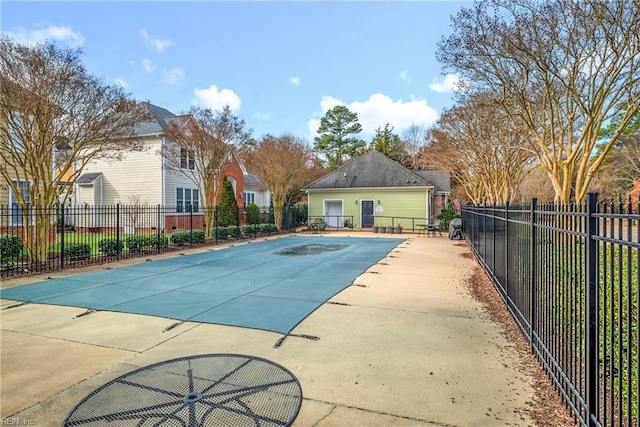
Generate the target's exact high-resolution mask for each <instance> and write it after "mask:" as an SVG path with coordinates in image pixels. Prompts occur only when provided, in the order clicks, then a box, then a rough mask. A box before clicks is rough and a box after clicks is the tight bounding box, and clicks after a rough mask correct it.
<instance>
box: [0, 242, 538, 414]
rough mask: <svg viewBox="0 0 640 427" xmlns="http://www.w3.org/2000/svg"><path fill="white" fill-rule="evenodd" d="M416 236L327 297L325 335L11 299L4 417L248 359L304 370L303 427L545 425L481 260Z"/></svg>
mask: <svg viewBox="0 0 640 427" xmlns="http://www.w3.org/2000/svg"><path fill="white" fill-rule="evenodd" d="M330 234H331V235H332V236H335V235H339V234H340V233H337V232H333V231H332V232H330ZM345 234H347V233H345ZM351 235H367V236H375V235H373V234H371V233H368V232H367V233H365V232H363V233H357V232H351ZM316 236H317V237H318V238H322V235H314V237H316ZM377 236H379V237H380V238H384V237H385V236H384V235H377ZM389 237H398V236H397V235H390V236H389ZM403 237H407V240H406V241H405V242H404V243H402V244H401V245H399V246H398V247H397V248H396V249H394V250H393V251H392V252H391V253H390V254H389V256H388V257H387V258H385V259H383V260H381V261H380V262H379V263H378V264H376V265H374V266H372V267H371V268H370V269H369V270H367V272H365V273H363V274H362V275H361V276H359V277H358V279H356V281H355V282H354V285H355V286H351V287H349V288H347V289H345V290H344V291H342V292H341V293H339V294H338V295H336V296H335V297H334V298H333V299H332V300H331V301H332V302H338V303H340V304H325V305H323V306H322V307H320V308H319V309H318V310H317V311H315V312H314V313H312V314H311V315H310V316H309V317H308V318H307V319H305V320H304V321H303V322H302V323H301V324H300V325H299V326H298V327H297V328H296V329H295V330H294V331H293V332H294V333H297V334H307V335H312V336H316V337H319V338H320V339H319V340H317V341H313V340H309V339H305V338H299V337H288V338H287V339H286V340H285V341H284V342H283V343H282V345H281V346H280V347H278V348H275V347H274V344H275V343H276V341H278V340H279V339H280V338H281V337H282V335H280V334H276V333H272V332H266V331H259V330H253V329H245V328H236V327H229V326H220V325H210V324H199V323H184V324H181V325H179V326H177V327H175V328H173V329H170V330H169V331H166V332H164V330H165V328H167V327H168V326H169V325H171V324H173V323H175V321H172V320H169V319H163V318H157V317H151V316H141V315H132V314H122V313H109V312H95V313H93V314H90V315H87V316H82V317H76V316H78V315H79V314H81V313H83V312H84V311H85V310H83V309H79V308H72V307H60V306H47V305H38V304H27V305H23V306H20V307H14V308H8V307H9V306H11V305H13V303H12V302H11V301H7V300H2V301H1V305H0V308H2V311H0V322H1V329H0V330H1V356H0V379H1V382H0V389H1V390H0V391H1V395H0V402H1V407H0V417H3V418H7V417H11V418H16V419H18V420H19V421H20V422H21V423H22V425H28V424H30V425H37V426H58V425H60V423H61V422H62V420H64V418H65V416H66V414H67V413H68V412H69V411H70V410H71V409H72V408H73V406H74V405H75V404H76V403H78V402H79V401H80V400H81V399H82V398H83V397H85V396H86V395H87V394H89V393H90V392H91V391H93V390H94V389H96V388H97V387H99V386H100V385H102V384H104V383H106V382H108V381H109V380H111V379H113V378H115V377H118V376H120V375H122V374H124V373H126V372H129V371H131V370H133V369H136V368H138V367H142V366H146V365H149V364H151V363H156V362H160V361H163V360H167V359H173V358H177V357H182V356H189V355H195V354H205V353H239V354H247V355H253V356H259V357H263V358H265V359H268V360H272V361H274V362H276V363H279V364H281V365H283V366H285V367H286V368H288V369H289V370H291V371H292V372H293V373H294V374H295V375H296V376H297V378H298V379H299V381H300V384H301V385H302V389H303V395H304V400H303V403H302V408H301V410H300V413H299V415H298V417H297V419H296V421H295V423H294V426H389V425H393V426H505V425H511V426H527V425H533V422H532V420H531V419H530V418H529V417H528V415H527V414H526V408H527V404H528V402H530V401H531V399H532V396H533V381H532V379H531V378H530V377H528V376H527V375H526V374H524V373H522V372H521V371H520V370H519V368H518V364H519V360H518V359H517V356H516V355H515V353H514V351H513V346H512V345H511V344H510V343H509V342H508V341H507V340H506V339H505V338H504V337H503V336H502V335H501V333H500V329H499V327H498V325H497V324H495V323H494V322H492V321H491V320H490V319H489V317H488V315H487V314H486V313H484V312H483V311H482V309H481V307H480V305H479V303H478V302H477V301H475V300H474V299H473V298H472V297H471V295H470V294H469V292H468V290H467V288H466V286H465V280H466V279H467V278H469V277H470V275H471V274H472V272H473V269H474V266H475V261H473V260H471V259H469V258H465V257H463V254H464V253H465V252H467V251H468V249H466V247H464V246H463V245H461V242H460V241H451V240H449V239H447V238H446V237H418V236H416V235H403ZM138 262H140V261H138ZM129 263H130V261H129ZM76 273H77V272H76ZM60 274H62V273H60ZM64 274H65V275H68V274H73V272H64ZM36 280H41V279H38V278H29V279H28V280H26V279H15V280H12V281H5V282H3V283H2V288H6V287H9V286H15V285H18V284H21V283H26V282H33V281H36Z"/></svg>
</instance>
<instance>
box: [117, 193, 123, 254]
mask: <svg viewBox="0 0 640 427" xmlns="http://www.w3.org/2000/svg"><path fill="white" fill-rule="evenodd" d="M116 248H117V249H116V253H117V254H118V258H121V256H122V249H120V203H117V204H116Z"/></svg>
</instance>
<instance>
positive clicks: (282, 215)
mask: <svg viewBox="0 0 640 427" xmlns="http://www.w3.org/2000/svg"><path fill="white" fill-rule="evenodd" d="M180 211H181V209H176V207H165V206H160V205H156V206H149V205H145V206H132V205H112V206H91V205H80V206H64V207H56V208H53V209H36V208H33V207H29V208H28V209H22V208H20V207H18V206H16V205H12V206H0V277H2V278H6V277H11V276H20V275H26V274H32V273H39V272H46V271H56V270H62V269H65V268H70V267H78V266H83V265H90V264H97V263H103V262H111V261H114V260H118V259H126V258H134V257H141V256H145V255H152V254H160V253H164V252H167V251H171V250H177V249H181V248H184V247H185V246H196V245H207V244H217V243H219V242H227V241H229V240H239V239H246V238H255V237H256V236H258V235H265V234H273V233H278V232H282V231H288V230H293V229H295V228H296V226H297V225H298V223H299V221H300V217H301V214H300V209H299V208H298V207H295V206H290V207H285V208H282V209H279V210H274V209H270V210H269V211H268V212H262V213H260V212H245V211H244V210H243V209H241V208H235V207H233V208H223V207H216V208H210V209H207V208H205V209H202V208H200V209H197V210H193V211H191V212H184V210H182V212H180ZM304 216H305V217H306V213H305V214H304ZM303 219H304V218H303ZM276 223H277V224H276ZM206 224H209V227H208V229H207V227H206ZM207 231H208V232H207Z"/></svg>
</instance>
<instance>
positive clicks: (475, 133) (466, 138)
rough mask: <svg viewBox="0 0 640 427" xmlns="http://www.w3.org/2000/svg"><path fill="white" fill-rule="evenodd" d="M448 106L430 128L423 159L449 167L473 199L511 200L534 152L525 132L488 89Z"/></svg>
mask: <svg viewBox="0 0 640 427" xmlns="http://www.w3.org/2000/svg"><path fill="white" fill-rule="evenodd" d="M462 101H463V102H464V104H463V105H458V106H456V107H453V108H451V109H449V110H446V111H445V112H444V113H443V114H442V116H441V117H440V119H438V121H437V122H436V124H435V125H434V126H433V127H432V128H431V129H430V130H429V132H428V136H429V138H430V140H431V146H430V147H428V148H426V149H425V150H423V159H425V160H427V161H428V163H429V164H430V165H431V166H432V167H437V168H439V169H443V170H447V171H450V173H451V174H452V176H453V177H454V179H455V180H456V181H457V182H458V183H459V184H460V185H461V186H462V187H463V188H464V190H465V193H466V195H467V197H468V198H469V199H470V200H471V201H472V202H473V203H480V202H488V203H499V204H504V203H506V202H512V201H513V200H514V199H515V197H516V195H517V194H518V187H519V185H520V183H521V182H522V179H523V178H524V176H525V173H526V168H525V166H526V165H527V164H528V163H530V161H531V158H532V153H531V152H530V151H528V150H526V149H523V146H524V145H525V141H526V138H525V137H524V136H523V132H522V131H521V129H518V128H516V127H515V126H514V125H513V122H512V121H511V120H509V119H508V117H506V115H505V114H504V112H503V111H502V110H501V109H500V108H497V106H496V104H495V101H493V100H492V98H491V97H490V96H488V95H486V94H478V95H475V96H471V97H467V98H465V99H464V100H462Z"/></svg>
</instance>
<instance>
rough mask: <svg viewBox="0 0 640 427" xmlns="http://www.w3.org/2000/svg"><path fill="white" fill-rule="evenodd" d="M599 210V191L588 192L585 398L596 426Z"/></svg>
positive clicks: (589, 420) (590, 420) (591, 420)
mask: <svg viewBox="0 0 640 427" xmlns="http://www.w3.org/2000/svg"><path fill="white" fill-rule="evenodd" d="M597 211H598V193H595V192H590V193H589V194H587V236H586V242H585V258H586V273H587V274H586V277H585V278H586V281H587V283H585V287H586V289H585V296H586V301H585V305H586V308H587V310H586V318H585V323H586V324H585V335H586V336H585V341H586V349H585V350H586V356H587V357H586V361H585V372H586V375H587V378H586V381H587V382H586V393H587V395H586V399H585V402H586V404H587V407H586V410H587V419H588V425H589V426H595V425H596V424H597V423H596V419H597V413H598V386H599V384H598V252H599V250H598V247H599V243H598V241H597V240H596V239H595V238H594V236H597V235H598V234H599V230H598V228H599V227H598V218H597V217H596V216H595V215H594V214H596V213H597Z"/></svg>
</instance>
